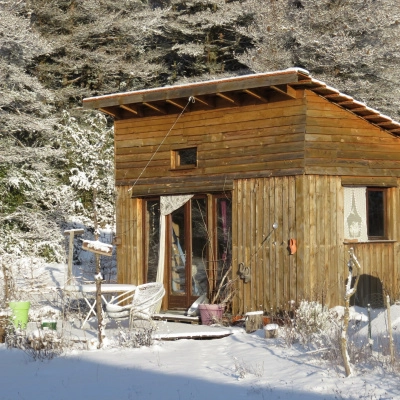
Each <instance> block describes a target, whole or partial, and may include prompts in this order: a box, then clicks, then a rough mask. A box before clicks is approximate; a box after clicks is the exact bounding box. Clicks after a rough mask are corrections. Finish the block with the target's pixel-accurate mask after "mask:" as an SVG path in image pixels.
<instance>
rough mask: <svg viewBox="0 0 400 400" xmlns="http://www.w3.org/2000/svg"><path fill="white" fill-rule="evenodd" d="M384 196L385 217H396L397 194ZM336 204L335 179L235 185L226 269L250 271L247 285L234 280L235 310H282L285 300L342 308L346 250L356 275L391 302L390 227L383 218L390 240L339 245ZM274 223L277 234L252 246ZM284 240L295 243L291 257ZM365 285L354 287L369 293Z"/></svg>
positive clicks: (394, 267) (394, 252)
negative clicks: (367, 278) (230, 249)
mask: <svg viewBox="0 0 400 400" xmlns="http://www.w3.org/2000/svg"><path fill="white" fill-rule="evenodd" d="M388 195H389V196H388V197H389V203H390V206H389V210H388V214H389V215H390V216H393V215H394V214H395V215H397V214H398V209H397V208H398V205H399V189H398V188H392V189H389V193H388ZM343 201H344V198H343V187H342V185H341V179H340V177H334V176H318V175H304V176H292V177H291V176H289V177H273V178H262V179H244V180H238V181H236V182H235V186H234V192H233V204H234V209H233V220H234V222H235V223H234V226H233V241H234V248H233V260H234V261H233V264H234V268H237V265H238V264H239V263H240V262H243V263H244V264H245V265H246V266H249V267H250V268H251V281H250V283H244V282H243V281H242V280H241V281H240V282H239V293H238V296H237V298H236V299H235V303H234V306H233V311H234V312H235V313H239V314H241V313H245V312H248V311H255V310H264V311H269V310H271V309H273V310H285V309H288V308H289V307H290V301H291V300H294V301H295V302H296V303H298V302H299V301H301V300H303V299H307V300H315V301H319V302H321V303H323V304H326V305H328V306H335V305H337V304H342V303H343V296H344V286H345V281H346V279H347V274H348V269H347V261H348V250H349V248H350V247H354V249H355V252H356V255H357V257H358V258H359V260H360V262H361V265H362V267H363V271H362V274H366V275H370V276H373V277H377V278H378V279H379V280H380V281H382V284H383V287H384V289H385V290H387V291H388V292H389V293H391V295H392V296H393V298H398V296H399V293H398V292H399V290H398V287H399V261H398V252H399V245H398V244H397V242H396V241H395V239H397V237H398V230H399V227H398V224H395V223H394V219H393V218H392V217H391V218H390V223H389V224H390V226H389V230H390V232H391V233H390V235H391V239H393V241H390V242H369V243H351V244H344V236H343V232H344V226H343V220H344V217H343V207H344V204H343ZM274 222H277V223H278V225H279V226H278V229H277V230H276V231H274V232H273V233H272V235H271V237H270V239H269V240H268V241H267V242H265V243H264V244H263V245H262V246H260V244H261V242H262V241H263V239H264V238H265V237H266V236H267V235H268V233H269V232H270V231H271V230H272V224H273V223H274ZM290 238H293V239H296V241H297V252H296V253H295V254H293V255H290V254H289V251H288V241H289V239H290ZM368 285H369V286H368ZM371 285H372V286H371ZM373 285H374V284H373V283H367V286H368V287H365V288H364V289H362V290H363V291H364V293H366V291H367V290H369V292H368V293H373V291H374V290H376V289H377V288H376V287H374V286H373ZM375 286H376V284H375ZM361 292H362V291H361ZM359 296H363V294H362V293H360V294H359Z"/></svg>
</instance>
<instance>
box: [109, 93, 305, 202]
mask: <svg viewBox="0 0 400 400" xmlns="http://www.w3.org/2000/svg"><path fill="white" fill-rule="evenodd" d="M175 119H176V116H169V115H167V116H159V117H147V118H142V119H134V120H133V119H131V120H121V121H116V122H115V160H116V184H117V185H127V184H132V183H133V182H135V180H136V179H137V178H138V177H139V176H140V179H139V180H138V182H136V185H135V188H134V194H135V195H139V196H140V195H151V194H165V193H170V194H173V193H180V192H182V186H184V187H185V191H188V192H192V193H195V192H199V191H202V192H207V191H209V192H212V191H220V190H223V189H231V188H232V185H233V179H235V178H238V177H244V176H246V174H247V175H248V176H252V177H253V176H271V175H276V174H278V175H283V174H289V175H293V174H296V173H301V172H302V167H303V156H304V132H305V120H306V116H305V99H304V98H299V99H291V100H286V101H277V102H271V103H268V104H261V105H253V106H243V107H234V108H226V109H217V110H209V111H194V112H188V113H186V114H184V115H183V116H182V117H181V118H180V119H179V121H178V122H177V123H176V125H175V127H174V129H173V130H172V131H171V132H170V134H169V135H168V137H167V138H166V139H165V141H164V142H163V144H162V146H161V147H160V148H159V149H158V146H159V145H160V143H162V141H163V139H164V138H165V136H166V134H167V133H168V132H169V130H170V128H171V127H172V126H173V124H174V122H175ZM193 146H195V147H197V155H198V167H197V168H192V169H179V170H172V169H171V150H174V149H179V148H184V147H193ZM157 149H158V151H157V153H155V152H156V150H157ZM154 154H155V155H154ZM152 157H153V158H152ZM151 158H152V161H151V162H150V163H149V165H148V166H147V168H146V169H145V170H144V168H145V166H146V165H147V163H148V162H149V160H150V159H151ZM143 171H144V172H143ZM142 172H143V173H142ZM257 174H258V175H257Z"/></svg>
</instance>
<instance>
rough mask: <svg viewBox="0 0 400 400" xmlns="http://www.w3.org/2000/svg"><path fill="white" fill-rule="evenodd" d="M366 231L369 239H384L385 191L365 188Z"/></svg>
mask: <svg viewBox="0 0 400 400" xmlns="http://www.w3.org/2000/svg"><path fill="white" fill-rule="evenodd" d="M367 229H368V238H369V239H372V240H373V239H383V238H385V236H386V235H385V190H384V189H379V188H367Z"/></svg>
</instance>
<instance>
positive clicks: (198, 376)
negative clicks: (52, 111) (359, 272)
mask: <svg viewBox="0 0 400 400" xmlns="http://www.w3.org/2000/svg"><path fill="white" fill-rule="evenodd" d="M49 268H50V269H49V271H48V272H49V273H50V275H51V277H52V282H53V283H54V281H55V280H56V281H58V280H59V279H62V277H61V275H62V274H57V271H56V270H57V268H56V267H55V266H54V265H52V266H51V267H49ZM61 270H63V268H62V269H61ZM55 277H57V279H55ZM58 283H59V282H58ZM361 312H364V313H365V310H360V309H353V316H354V318H356V319H358V320H359V323H358V324H357V325H354V326H355V328H353V329H357V330H358V331H359V335H358V338H359V340H360V342H361V341H364V342H365V341H366V340H367V335H368V329H367V323H366V322H365V321H363V320H365V317H364V318H362V313H361ZM373 316H374V317H375V319H374V321H375V322H373V324H372V334H373V336H374V339H375V341H374V349H373V350H375V351H379V350H380V348H379V345H378V346H376V344H377V343H381V342H379V341H378V337H382V336H384V335H385V332H386V320H387V317H386V316H385V314H384V313H383V312H381V313H380V314H376V313H374V315H373ZM392 322H393V327H394V333H395V334H397V329H396V328H397V325H399V329H398V330H399V331H400V306H393V307H392ZM159 323H161V324H162V322H159ZM172 326H173V325H172ZM176 326H177V327H178V325H176ZM172 329H174V328H172ZM177 329H178V328H177ZM395 338H396V337H395ZM322 354H323V352H322V353H319V352H312V351H307V350H305V349H304V348H302V347H300V346H299V345H298V344H294V345H293V346H291V347H287V346H286V345H285V343H284V339H283V337H278V338H273V339H266V338H265V335H264V332H263V330H258V331H256V332H254V333H251V334H246V333H245V330H244V329H243V328H234V329H233V334H232V335H230V336H228V337H224V338H220V339H212V340H189V339H180V340H175V341H155V343H154V344H153V346H151V347H141V348H137V349H133V348H118V347H115V346H108V347H105V348H103V349H100V350H97V349H95V350H82V349H80V350H77V349H74V350H69V351H67V352H66V353H64V354H63V355H61V356H59V357H56V358H53V359H51V360H47V359H46V360H44V361H33V360H32V359H31V358H29V357H28V356H27V354H25V353H24V352H23V351H21V350H16V349H12V350H9V349H7V348H6V346H5V345H4V344H0V367H1V374H0V399H1V400H15V399H43V400H45V399H56V400H62V399H66V400H67V399H68V400H70V399H84V400H90V399H96V400H101V399H107V400H109V399H118V400H123V399H149V400H153V399H160V400H169V399H171V400H200V399H230V400H235V399H249V400H251V399H254V400H255V399H262V400H264V399H268V400H274V399H291V400H298V399H307V400H314V399H315V400H316V399H400V380H399V375H398V374H396V373H393V372H389V371H390V368H388V367H387V359H385V358H384V357H383V356H382V357H381V362H379V357H378V361H376V358H375V361H374V362H373V363H372V362H370V363H369V362H368V361H365V360H363V362H362V363H361V362H360V364H358V365H355V371H354V374H353V375H352V376H351V377H348V378H346V377H345V376H344V369H343V367H342V365H341V363H340V361H339V362H336V363H332V362H331V361H329V360H323V359H322V357H321V355H322Z"/></svg>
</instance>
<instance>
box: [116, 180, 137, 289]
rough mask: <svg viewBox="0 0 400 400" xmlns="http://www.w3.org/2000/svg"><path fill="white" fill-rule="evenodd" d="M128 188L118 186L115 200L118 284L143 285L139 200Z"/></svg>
mask: <svg viewBox="0 0 400 400" xmlns="http://www.w3.org/2000/svg"><path fill="white" fill-rule="evenodd" d="M129 189H130V187H129V186H118V187H117V188H116V190H117V199H116V209H117V215H116V236H117V243H118V244H117V266H118V268H117V277H118V282H119V283H133V284H135V285H137V284H140V283H143V282H144V278H143V269H142V268H141V266H142V265H143V254H142V244H141V243H142V225H141V218H142V216H141V200H140V199H135V198H132V197H131V192H130V191H129Z"/></svg>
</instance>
